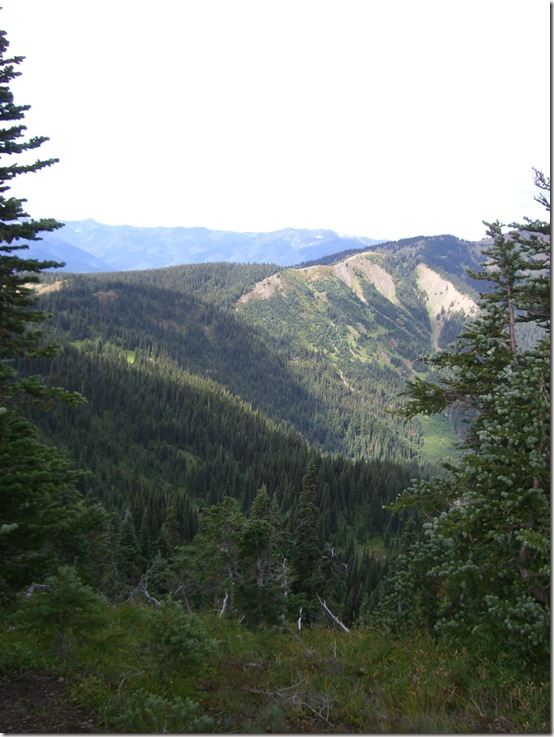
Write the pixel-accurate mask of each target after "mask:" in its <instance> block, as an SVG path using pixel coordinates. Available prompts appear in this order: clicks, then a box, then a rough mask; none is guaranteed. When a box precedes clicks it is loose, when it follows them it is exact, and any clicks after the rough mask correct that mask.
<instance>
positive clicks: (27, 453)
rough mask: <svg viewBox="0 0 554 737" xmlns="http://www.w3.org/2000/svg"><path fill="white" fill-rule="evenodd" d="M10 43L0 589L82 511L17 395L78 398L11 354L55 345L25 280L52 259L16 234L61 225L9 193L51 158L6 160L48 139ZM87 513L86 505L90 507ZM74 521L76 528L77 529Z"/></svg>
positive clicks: (67, 546)
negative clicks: (45, 339)
mask: <svg viewBox="0 0 554 737" xmlns="http://www.w3.org/2000/svg"><path fill="white" fill-rule="evenodd" d="M8 46H9V43H8V41H7V39H6V33H5V32H4V31H0V121H1V122H2V124H3V127H2V128H1V129H0V461H1V467H2V473H1V474H0V556H1V560H0V590H4V592H6V591H8V592H9V591H13V590H17V589H18V588H20V587H22V586H24V585H26V584H27V583H29V582H30V581H32V580H33V579H34V578H35V577H36V576H43V575H44V574H45V573H47V572H53V570H55V566H56V565H57V564H59V563H62V562H64V560H65V559H66V558H69V557H70V556H71V559H74V558H75V557H76V556H77V557H78V556H79V545H78V538H79V537H82V536H83V535H84V532H85V529H86V527H87V523H86V519H87V518H88V519H89V521H90V520H91V517H90V510H86V509H85V508H84V507H83V505H82V503H81V501H80V498H79V494H78V492H77V491H76V487H75V477H74V472H73V471H72V470H71V468H70V465H69V464H68V463H67V461H66V460H65V459H64V458H63V456H62V455H61V454H60V453H58V452H57V451H56V450H53V449H51V448H48V447H47V446H45V445H43V444H42V443H41V442H40V440H39V438H38V435H37V432H36V429H35V427H34V426H33V425H32V424H31V423H30V422H29V420H28V419H26V418H25V416H24V414H23V411H22V410H23V405H24V404H25V400H28V401H32V402H34V403H36V404H39V405H44V404H50V403H52V402H53V401H54V400H56V399H57V398H60V399H63V400H64V401H67V402H68V403H76V402H77V403H78V402H80V401H81V400H82V398H81V397H80V396H79V395H77V394H73V393H71V392H67V391H65V390H63V389H59V388H50V387H47V386H46V385H45V384H44V383H43V382H42V381H41V380H40V378H38V377H24V376H19V375H18V374H17V372H16V369H15V366H14V362H15V361H16V359H21V358H25V357H36V356H50V355H52V354H54V353H55V352H56V350H57V349H56V348H55V346H52V345H43V344H42V342H41V340H42V332H41V330H40V325H41V324H42V323H43V322H44V321H45V320H46V319H47V317H48V315H47V314H46V313H45V312H43V311H41V310H38V309H35V303H36V301H37V296H36V294H35V292H34V291H33V286H34V285H36V284H37V283H38V282H39V280H40V274H41V273H42V271H44V269H47V268H50V267H54V266H60V265H61V264H58V263H56V262H53V261H37V260H36V259H30V258H25V257H24V251H25V250H26V249H28V247H29V246H28V243H25V241H35V240H38V239H39V235H38V234H39V233H40V232H41V231H52V230H55V229H56V228H59V227H61V224H60V223H58V222H57V221H56V220H53V219H41V220H33V219H31V218H30V217H29V216H28V214H27V213H26V212H25V210H24V208H23V203H24V202H25V200H24V199H19V198H17V197H13V196H10V194H9V190H10V186H11V182H12V180H13V179H14V178H15V177H17V176H19V175H21V174H27V173H34V172H37V171H40V170H41V169H43V168H45V167H48V166H50V165H51V164H53V163H55V162H56V161H57V159H43V160H41V159H38V160H36V161H35V162H34V163H8V159H10V160H11V159H12V158H13V157H16V156H18V155H23V156H24V157H25V155H26V154H27V152H29V151H32V150H34V149H37V148H39V147H40V146H41V145H42V144H43V143H44V141H46V140H47V139H46V138H44V137H34V138H29V139H27V140H25V136H24V134H25V130H26V126H25V125H23V123H21V122H20V121H22V120H23V118H24V116H25V112H26V111H27V110H28V109H29V106H28V105H16V104H15V103H14V98H13V94H12V92H11V90H10V82H12V81H13V80H14V79H15V78H16V77H17V76H18V75H19V74H20V73H19V72H18V71H17V69H16V67H17V65H19V64H20V63H21V62H22V61H23V57H20V56H17V57H9V56H8V55H7V50H8ZM93 516H94V515H93ZM77 531H78V534H76V533H77Z"/></svg>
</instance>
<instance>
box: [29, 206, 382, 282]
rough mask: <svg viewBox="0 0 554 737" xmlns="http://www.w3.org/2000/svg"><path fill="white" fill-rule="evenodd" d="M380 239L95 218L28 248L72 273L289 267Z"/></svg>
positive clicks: (47, 235) (329, 232)
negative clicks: (111, 221) (216, 265)
mask: <svg viewBox="0 0 554 737" xmlns="http://www.w3.org/2000/svg"><path fill="white" fill-rule="evenodd" d="M382 242H383V241H382V240H375V239H372V238H365V237H343V236H340V235H338V234H337V233H335V232H334V231H332V230H308V229H294V228H285V229H283V230H277V231H274V232H271V233H234V232H231V231H222V230H209V229H208V228H140V227H134V226H130V225H104V224H102V223H98V222H96V221H95V220H91V219H89V220H77V221H71V222H66V223H65V227H64V228H63V229H61V230H57V231H55V232H53V233H44V234H43V235H42V241H39V242H37V243H33V244H30V248H29V251H28V254H29V256H30V257H31V258H37V259H54V260H58V261H63V262H65V264H66V265H65V267H64V269H63V270H64V271H67V272H73V273H86V272H106V271H134V270H142V269H157V268H162V267H166V266H178V265H184V264H195V263H213V262H221V261H224V262H232V263H273V264H277V265H279V266H293V265H296V264H300V263H304V262H307V261H313V260H318V259H321V258H323V257H325V256H329V255H331V254H335V253H339V252H343V251H352V250H359V249H363V248H368V247H369V248H371V247H372V246H375V245H377V244H379V243H382Z"/></svg>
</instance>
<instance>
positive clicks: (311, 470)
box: [292, 464, 323, 605]
mask: <svg viewBox="0 0 554 737" xmlns="http://www.w3.org/2000/svg"><path fill="white" fill-rule="evenodd" d="M317 486H318V480H317V475H316V470H315V467H314V465H313V464H310V465H309V466H308V468H307V470H306V474H305V476H304V478H303V479H302V490H301V492H300V496H299V499H298V507H297V509H296V514H295V516H294V518H293V532H292V536H293V546H292V564H293V567H294V570H295V573H296V576H295V581H294V585H293V591H294V592H295V593H296V594H300V595H301V596H302V598H304V597H305V599H306V600H307V602H308V603H311V604H312V605H313V600H314V599H315V598H316V596H317V594H318V593H321V591H322V584H323V579H322V570H321V564H322V557H323V556H322V553H323V550H322V545H321V537H320V532H319V529H318V521H319V520H318V518H319V515H318V509H317Z"/></svg>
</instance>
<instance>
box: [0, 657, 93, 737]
mask: <svg viewBox="0 0 554 737" xmlns="http://www.w3.org/2000/svg"><path fill="white" fill-rule="evenodd" d="M95 719H96V717H95V715H94V714H93V713H92V712H90V711H88V710H86V709H82V708H80V707H79V706H76V704H74V703H73V702H72V701H71V697H70V695H69V692H68V688H67V684H66V682H65V680H64V679H63V678H56V677H55V676H52V675H47V674H43V673H35V672H31V671H25V672H22V673H19V672H15V673H13V672H12V673H1V674H0V732H3V733H4V734H46V733H50V734H52V733H54V734H85V733H87V732H88V733H90V732H95V731H97V730H96V729H95Z"/></svg>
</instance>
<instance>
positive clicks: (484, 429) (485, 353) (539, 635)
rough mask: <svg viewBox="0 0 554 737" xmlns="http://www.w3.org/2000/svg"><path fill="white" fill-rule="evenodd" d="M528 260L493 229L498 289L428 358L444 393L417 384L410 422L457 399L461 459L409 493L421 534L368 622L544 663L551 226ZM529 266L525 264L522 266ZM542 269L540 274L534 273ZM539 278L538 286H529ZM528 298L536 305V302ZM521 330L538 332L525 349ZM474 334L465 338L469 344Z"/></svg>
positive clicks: (515, 239) (515, 238)
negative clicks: (409, 627)
mask: <svg viewBox="0 0 554 737" xmlns="http://www.w3.org/2000/svg"><path fill="white" fill-rule="evenodd" d="M534 227H535V228H536V232H537V233H540V234H541V237H540V238H538V237H537V238H536V239H534V240H532V243H533V253H532V254H531V255H529V252H528V251H527V250H526V248H521V247H520V240H519V239H520V238H521V237H522V236H520V235H519V234H518V233H509V234H508V235H505V234H504V233H503V232H502V230H501V226H500V224H494V225H493V226H492V227H491V228H490V233H491V235H493V237H494V244H493V246H492V247H491V248H490V249H489V250H488V251H487V253H486V255H487V256H488V261H487V264H486V268H487V271H488V272H489V271H490V274H491V280H492V282H493V284H494V288H493V289H492V291H491V292H488V293H485V294H483V295H482V299H481V314H480V315H479V316H478V317H477V318H476V319H475V320H473V321H471V322H470V324H469V325H468V326H467V327H466V328H465V329H464V331H463V333H462V336H461V338H460V340H459V341H458V342H457V343H456V344H455V346H454V347H453V348H452V349H450V350H449V351H446V352H445V354H444V355H441V356H438V357H436V358H434V359H433V364H434V365H435V366H439V367H440V369H441V371H440V378H441V379H442V380H443V381H442V383H440V384H430V383H426V382H423V381H418V382H415V383H413V384H412V387H411V396H410V401H409V402H408V406H407V409H406V413H407V414H408V415H412V414H413V413H415V412H416V411H424V412H427V413H432V412H435V411H437V409H442V408H443V407H444V406H445V405H448V404H450V403H452V402H454V401H463V402H465V403H466V404H468V405H469V406H471V407H472V409H473V411H474V413H475V414H474V418H473V421H472V426H471V434H470V436H469V438H468V441H467V442H466V453H465V455H464V457H463V459H462V460H461V461H460V462H459V463H458V464H456V465H451V466H449V467H448V470H449V472H450V474H449V476H448V477H445V478H438V479H433V480H431V481H423V482H420V483H418V484H416V485H415V486H414V487H412V488H411V489H409V490H408V491H407V492H405V493H404V494H403V495H401V497H400V498H399V500H398V501H397V503H396V508H397V509H405V508H407V507H409V506H415V507H416V508H418V509H419V510H420V511H421V512H422V513H423V514H424V515H425V516H426V517H427V519H428V520H429V521H428V522H426V523H425V525H424V531H425V535H424V537H423V538H422V539H420V540H418V541H417V542H416V543H415V544H414V545H412V546H411V547H410V549H409V551H407V552H406V554H405V555H403V556H400V557H399V558H398V560H397V561H396V566H395V572H394V573H393V574H392V575H391V576H390V578H389V580H388V582H387V589H386V594H385V595H384V597H383V598H382V600H381V602H380V604H379V607H378V608H377V611H376V615H375V619H376V620H377V621H381V622H388V623H390V624H392V623H395V624H402V623H404V624H405V623H407V622H411V623H413V624H416V625H421V624H423V623H425V624H429V625H432V626H433V627H434V628H435V629H436V630H437V631H440V632H442V633H444V634H445V635H446V636H447V638H449V639H450V640H452V641H454V642H456V643H458V644H459V643H465V644H468V643H471V644H473V645H476V646H477V647H478V648H479V649H480V650H481V651H482V652H486V651H488V652H489V653H495V654H498V652H502V651H504V652H505V653H507V654H509V655H511V656H512V657H518V658H520V659H522V660H528V661H531V662H533V663H535V664H536V663H538V662H542V663H543V664H544V663H545V662H547V657H548V656H547V652H548V645H549V623H550V607H549V587H550V577H549V574H550V561H549V550H550V492H549V488H550V466H549V451H550V339H549V328H550V325H549V317H547V315H546V310H545V306H546V303H547V299H546V290H545V289H544V285H545V282H546V280H549V278H550V275H549V263H550V256H549V252H550V243H549V238H548V237H547V235H546V224H545V223H535V224H534ZM529 258H531V259H532V264H531V267H530V266H529V261H528V259H529ZM537 263H538V264H540V267H541V268H540V269H538V268H535V266H536V265H537ZM537 280H538V284H537V283H536V281H537ZM531 295H532V296H531ZM516 321H526V322H531V323H533V324H534V325H535V328H536V330H537V331H538V333H539V334H540V335H541V337H540V339H539V340H538V341H537V342H536V345H535V347H533V348H532V349H529V350H525V351H524V350H521V349H520V348H519V347H518V344H517V338H516V333H515V324H516ZM469 337H470V338H471V340H469Z"/></svg>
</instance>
